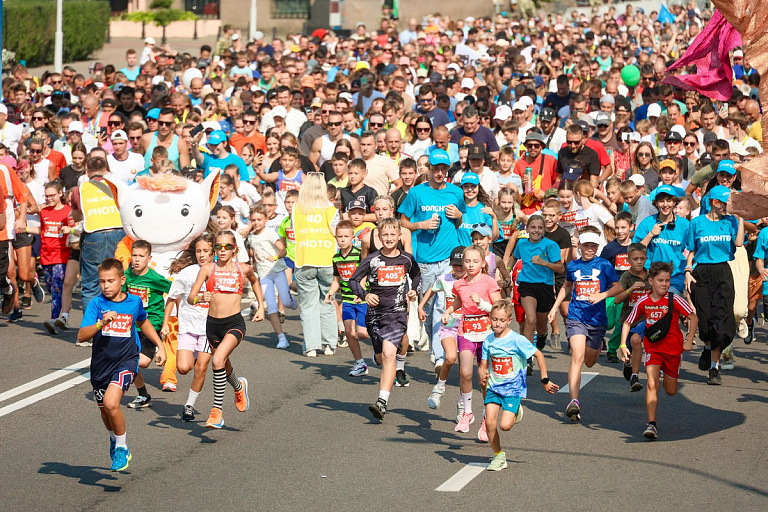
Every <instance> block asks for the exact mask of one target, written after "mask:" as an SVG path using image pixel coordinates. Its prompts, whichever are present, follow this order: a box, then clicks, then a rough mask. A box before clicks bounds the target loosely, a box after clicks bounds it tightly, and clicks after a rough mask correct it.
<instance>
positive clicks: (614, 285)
mask: <svg viewBox="0 0 768 512" xmlns="http://www.w3.org/2000/svg"><path fill="white" fill-rule="evenodd" d="M598 247H600V231H599V230H598V229H597V228H596V227H594V226H585V227H583V228H581V231H580V232H579V251H580V252H581V258H579V259H578V260H573V261H571V262H570V263H568V268H567V271H566V276H565V285H563V287H562V288H561V289H560V292H559V293H558V294H557V300H555V305H554V306H552V309H551V310H550V311H549V321H550V322H551V321H553V320H554V319H555V318H556V315H557V311H558V308H559V307H560V303H561V302H563V300H564V299H565V296H566V295H567V294H570V295H571V305H570V307H569V308H568V318H566V319H565V334H566V336H567V337H568V344H569V346H570V348H571V367H570V369H569V370H568V391H569V393H570V395H571V401H570V403H569V404H568V408H567V409H566V410H565V415H566V416H568V418H569V419H570V420H571V421H579V420H580V419H581V408H580V406H579V388H580V387H581V365H582V363H583V364H585V365H587V368H591V367H592V366H594V364H595V363H596V362H597V358H598V356H600V349H602V348H603V336H605V330H606V327H607V325H608V318H607V315H606V312H605V299H607V298H608V297H615V296H616V295H618V294H619V293H620V292H621V291H622V288H621V285H620V284H619V278H618V276H617V275H616V270H614V268H613V266H612V265H611V264H610V263H608V260H605V259H603V258H600V257H598V256H596V254H597V249H598Z"/></svg>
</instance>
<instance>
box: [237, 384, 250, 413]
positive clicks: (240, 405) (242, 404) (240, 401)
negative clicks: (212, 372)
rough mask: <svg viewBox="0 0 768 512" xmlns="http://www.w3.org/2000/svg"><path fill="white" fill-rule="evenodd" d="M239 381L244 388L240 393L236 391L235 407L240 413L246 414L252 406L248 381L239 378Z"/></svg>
mask: <svg viewBox="0 0 768 512" xmlns="http://www.w3.org/2000/svg"><path fill="white" fill-rule="evenodd" d="M237 380H239V381H240V384H242V386H243V387H241V388H240V391H235V407H237V410H238V411H240V412H245V411H247V410H248V407H250V405H251V402H250V400H248V381H247V380H245V377H238V379H237Z"/></svg>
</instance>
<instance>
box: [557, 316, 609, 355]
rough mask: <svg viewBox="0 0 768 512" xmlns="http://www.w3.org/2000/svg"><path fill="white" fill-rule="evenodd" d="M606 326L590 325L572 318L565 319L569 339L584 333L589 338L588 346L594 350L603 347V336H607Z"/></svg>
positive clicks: (566, 333)
mask: <svg viewBox="0 0 768 512" xmlns="http://www.w3.org/2000/svg"><path fill="white" fill-rule="evenodd" d="M605 331H606V327H605V326H604V325H589V324H584V323H581V322H578V321H576V320H573V319H571V318H566V319H565V335H566V337H568V339H570V338H571V336H577V335H579V334H582V335H584V336H586V338H587V347H589V348H591V349H593V350H600V349H602V348H603V338H604V337H605Z"/></svg>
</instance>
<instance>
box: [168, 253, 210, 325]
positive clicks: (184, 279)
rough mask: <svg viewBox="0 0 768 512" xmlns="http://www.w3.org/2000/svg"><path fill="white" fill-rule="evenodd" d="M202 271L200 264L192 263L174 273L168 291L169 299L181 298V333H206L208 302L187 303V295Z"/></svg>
mask: <svg viewBox="0 0 768 512" xmlns="http://www.w3.org/2000/svg"><path fill="white" fill-rule="evenodd" d="M199 273H200V265H197V264H195V265H191V266H189V267H186V268H183V269H182V270H181V271H180V272H179V273H178V274H175V275H173V276H172V277H173V282H172V283H171V289H170V291H168V298H169V299H181V300H179V334H182V333H190V334H197V335H201V334H205V323H206V321H207V320H208V304H207V303H203V304H196V305H194V306H192V305H190V304H189V303H187V297H188V296H189V292H190V291H191V290H192V285H193V284H195V280H196V279H197V275H198V274H199ZM205 285H206V283H203V287H202V288H200V295H201V296H202V293H203V292H204V291H205ZM201 298H202V297H201Z"/></svg>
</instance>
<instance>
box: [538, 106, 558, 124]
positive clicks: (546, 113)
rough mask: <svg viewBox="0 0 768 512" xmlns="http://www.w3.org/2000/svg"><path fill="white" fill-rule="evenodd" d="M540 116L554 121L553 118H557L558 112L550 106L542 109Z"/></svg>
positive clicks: (545, 119) (543, 119)
mask: <svg viewBox="0 0 768 512" xmlns="http://www.w3.org/2000/svg"><path fill="white" fill-rule="evenodd" d="M539 117H540V118H541V120H542V121H552V120H553V119H557V114H556V113H555V109H553V108H550V107H545V108H543V109H541V113H540V114H539Z"/></svg>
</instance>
